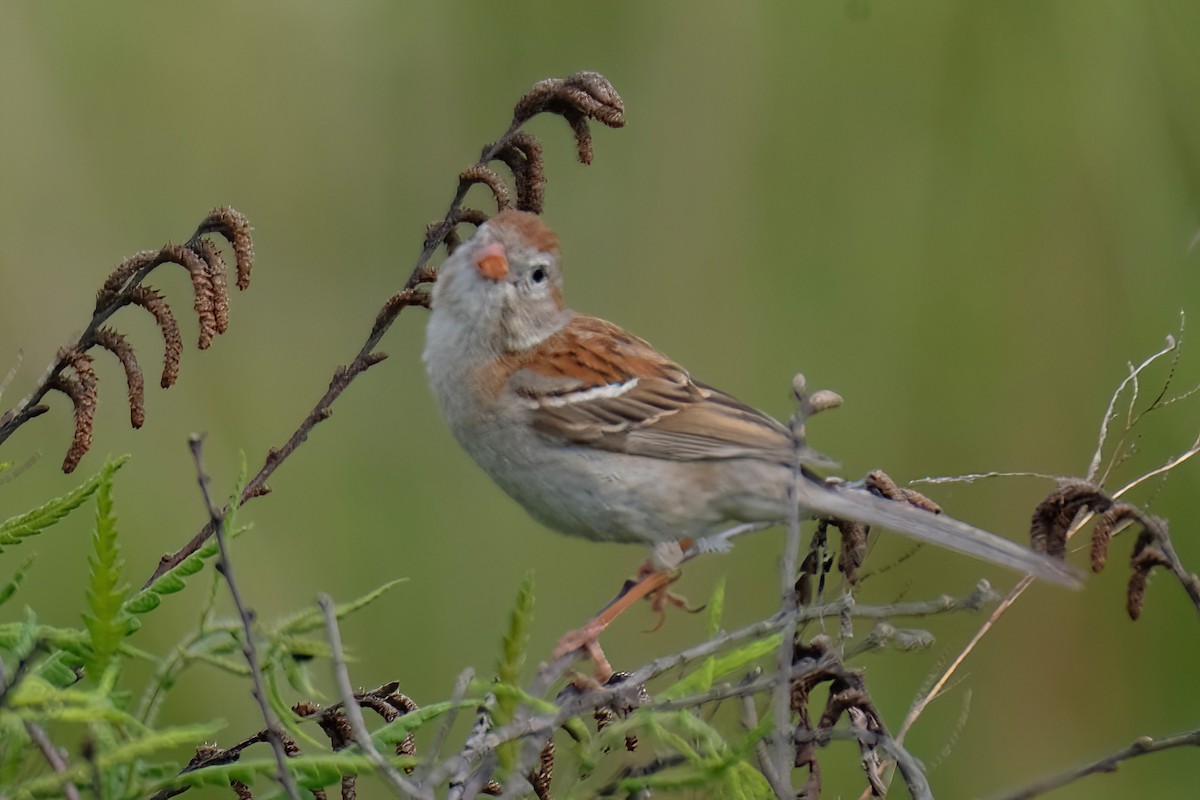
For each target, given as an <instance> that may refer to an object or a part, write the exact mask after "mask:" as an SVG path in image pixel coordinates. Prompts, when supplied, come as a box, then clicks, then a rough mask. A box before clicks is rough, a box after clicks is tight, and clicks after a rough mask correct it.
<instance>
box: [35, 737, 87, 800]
mask: <svg viewBox="0 0 1200 800" xmlns="http://www.w3.org/2000/svg"><path fill="white" fill-rule="evenodd" d="M25 732H26V733H28V734H29V738H30V739H32V740H33V743H34V744H36V745H37V748H38V750H41V751H42V755H43V756H45V758H46V761H47V763H49V764H50V768H51V769H52V770H54V771H55V772H57V773H58V774H59V775H65V774H66V772H67V760H66V759H65V758H63V755H62V753H60V752H59V750H58V748H57V747H56V746H55V745H54V742H52V741H50V737H49V736H47V735H46V732H45V731H44V730H42V728H41V726H40V725H38V724H36V723H34V722H29V721H26V722H25ZM63 794H64V795H65V796H66V797H67V800H80V798H79V789H78V788H77V787H76V786H75V782H74V781H71V780H67V781H64V783H63Z"/></svg>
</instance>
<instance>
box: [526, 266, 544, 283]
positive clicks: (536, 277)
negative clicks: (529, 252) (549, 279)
mask: <svg viewBox="0 0 1200 800" xmlns="http://www.w3.org/2000/svg"><path fill="white" fill-rule="evenodd" d="M529 279H530V280H531V281H533V282H534V283H545V281H546V270H545V269H543V268H542V267H538V268H537V269H535V270H534V271H533V272H531V273H529Z"/></svg>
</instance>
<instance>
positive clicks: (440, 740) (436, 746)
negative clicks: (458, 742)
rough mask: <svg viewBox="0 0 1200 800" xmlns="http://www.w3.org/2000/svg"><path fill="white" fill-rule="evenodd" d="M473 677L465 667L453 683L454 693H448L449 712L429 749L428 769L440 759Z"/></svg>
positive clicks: (470, 671)
mask: <svg viewBox="0 0 1200 800" xmlns="http://www.w3.org/2000/svg"><path fill="white" fill-rule="evenodd" d="M474 677H475V670H474V669H472V668H471V667H467V668H466V669H464V670H463V671H462V672H460V673H458V679H457V680H455V681H454V691H453V692H451V693H450V710H449V711H447V712H446V718H445V719H444V720H442V724H441V727H439V728H438V732H437V734H436V735H435V736H434V737H433V742H432V744H431V745H430V747H429V763H430V769H432V766H433V764H435V763H437V760H438V759H439V758H441V757H442V747H444V746H445V744H446V737H447V736H449V735H450V728H451V727H453V726H454V721H455V720H456V719H458V711H459V706H461V705H462V701H463V698H464V697H466V696H467V689H468V688H469V687H470V686H471V679H472V678H474Z"/></svg>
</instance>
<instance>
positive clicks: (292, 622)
mask: <svg viewBox="0 0 1200 800" xmlns="http://www.w3.org/2000/svg"><path fill="white" fill-rule="evenodd" d="M407 580H408V578H396V579H395V580H391V581H388V582H387V583H385V584H383V585H382V586H380V587H379V588H378V589H375V590H374V591H371V592H368V593H367V594H364V595H363V596H362V597H359V598H357V599H354V600H351V601H349V602H348V603H340V604H338V605H337V606H335V607H334V613H335V614H336V615H337V618H338V619H342V618H343V617H346V616H348V615H350V614H353V613H354V612H355V611H358V610H359V609H361V608H363V607H364V606H368V605H370V604H371V603H373V602H375V601H376V600H378V599H379V598H380V597H382V596H383V595H384V594H385V593H386V592H388V591H390V590H391V589H393V588H395V587H396V586H398V585H400V584H402V583H405V582H406V581H407ZM324 627H325V615H324V614H323V613H322V612H321V610H320V609H319V608H316V607H313V608H306V609H304V610H303V611H299V612H297V613H295V614H291V615H289V616H287V617H284V618H283V619H281V620H279V621H278V622H276V623H275V624H274V625H272V626H271V628H272V632H274V633H279V634H297V633H308V632H309V631H315V630H317V629H318V628H321V629H323V628H324Z"/></svg>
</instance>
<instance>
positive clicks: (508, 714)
mask: <svg viewBox="0 0 1200 800" xmlns="http://www.w3.org/2000/svg"><path fill="white" fill-rule="evenodd" d="M532 622H533V572H527V573H525V578H524V579H523V580H522V581H521V586H520V588H519V589H517V600H516V602H515V603H514V604H513V608H512V611H511V612H510V613H509V615H508V630H507V631H505V633H504V638H503V639H502V640H501V641H500V658H499V659H498V660H497V661H496V679H497V680H498V681H499V685H500V686H503V687H516V686H517V685H518V683H519V681H520V680H521V668H522V667H523V666H524V665H525V648H526V646H527V645H528V644H529V627H530V624H531V623H532ZM516 711H517V697H516V695H515V694H514V693H512V692H500V693H498V694H497V695H496V708H495V712H494V719H495V722H496V725H497V726H500V725H503V724H505V723H506V722H508V721H510V720H511V719H512V718H513V715H514V714H515V713H516ZM517 752H518V745H517V744H516V743H510V744H506V745H503V746H501V747H500V748H498V750H497V753H496V754H497V755H498V756H499V758H500V765H501V767H503V769H504V772H505V773H507V772H508V771H509V770H510V769H512V767H513V764H514V763H515V762H516V757H517Z"/></svg>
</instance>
